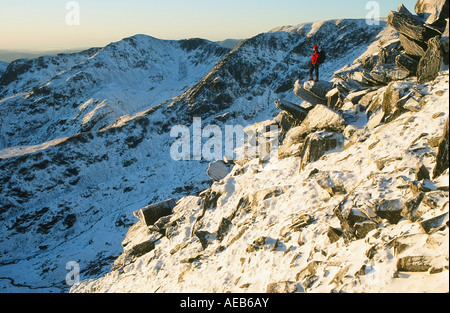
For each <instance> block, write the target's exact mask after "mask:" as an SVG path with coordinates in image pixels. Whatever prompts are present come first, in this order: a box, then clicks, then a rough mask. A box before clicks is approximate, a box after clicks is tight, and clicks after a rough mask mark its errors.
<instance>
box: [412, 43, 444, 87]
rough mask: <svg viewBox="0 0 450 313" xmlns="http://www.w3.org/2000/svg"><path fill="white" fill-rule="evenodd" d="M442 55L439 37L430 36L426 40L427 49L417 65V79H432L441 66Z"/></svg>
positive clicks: (425, 80)
mask: <svg viewBox="0 0 450 313" xmlns="http://www.w3.org/2000/svg"><path fill="white" fill-rule="evenodd" d="M443 57H444V56H443V54H442V49H441V44H440V42H439V38H438V37H434V38H431V39H430V40H429V41H428V49H427V51H426V52H425V54H424V55H423V57H422V59H420V62H419V64H418V66H417V81H418V82H419V83H425V82H429V81H432V80H434V79H435V78H436V77H437V75H438V73H439V69H440V68H441V61H442V59H443Z"/></svg>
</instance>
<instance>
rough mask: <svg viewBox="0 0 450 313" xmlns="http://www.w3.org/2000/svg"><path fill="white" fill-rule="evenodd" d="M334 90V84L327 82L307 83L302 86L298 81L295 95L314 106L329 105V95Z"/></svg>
mask: <svg viewBox="0 0 450 313" xmlns="http://www.w3.org/2000/svg"><path fill="white" fill-rule="evenodd" d="M332 88H333V84H332V83H330V82H326V81H318V82H314V81H307V82H305V83H303V85H302V84H301V82H300V81H296V82H295V85H294V94H295V95H296V96H297V97H299V98H300V99H302V100H304V101H307V102H309V103H311V104H313V105H317V104H323V105H326V104H327V101H328V99H327V96H326V95H327V93H328V92H329V91H330V90H331V89H332Z"/></svg>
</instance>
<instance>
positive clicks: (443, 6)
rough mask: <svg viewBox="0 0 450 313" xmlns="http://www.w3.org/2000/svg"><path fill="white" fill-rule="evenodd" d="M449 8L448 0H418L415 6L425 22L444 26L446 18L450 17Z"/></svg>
mask: <svg viewBox="0 0 450 313" xmlns="http://www.w3.org/2000/svg"><path fill="white" fill-rule="evenodd" d="M448 10H449V1H448V0H418V1H417V3H416V6H415V8H414V11H415V12H416V13H417V14H418V15H419V16H420V17H422V18H423V19H424V20H425V23H427V24H430V25H438V26H442V25H443V23H444V21H445V19H446V18H448V17H449V13H448ZM444 25H445V24H444Z"/></svg>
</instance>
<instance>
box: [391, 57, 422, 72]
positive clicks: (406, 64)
mask: <svg viewBox="0 0 450 313" xmlns="http://www.w3.org/2000/svg"><path fill="white" fill-rule="evenodd" d="M395 65H397V66H398V67H400V68H403V69H406V70H408V71H409V73H410V75H416V73H417V66H418V65H419V61H418V60H417V59H416V58H414V57H411V56H409V55H408V54H406V53H402V54H399V55H398V56H397V57H396V58H395Z"/></svg>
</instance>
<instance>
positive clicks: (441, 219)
mask: <svg viewBox="0 0 450 313" xmlns="http://www.w3.org/2000/svg"><path fill="white" fill-rule="evenodd" d="M448 215H449V213H448V212H447V213H444V214H442V215H439V216H436V217H433V218H430V219H427V220H425V221H423V222H421V223H420V226H421V227H422V228H423V230H424V231H425V232H426V233H432V232H433V231H434V230H437V229H440V228H441V227H444V226H445V225H447V227H448Z"/></svg>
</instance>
